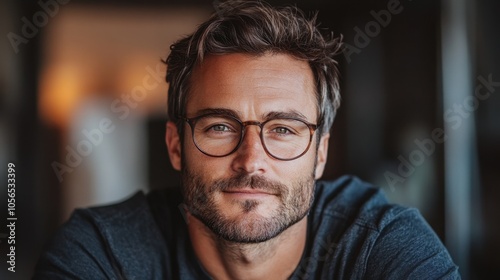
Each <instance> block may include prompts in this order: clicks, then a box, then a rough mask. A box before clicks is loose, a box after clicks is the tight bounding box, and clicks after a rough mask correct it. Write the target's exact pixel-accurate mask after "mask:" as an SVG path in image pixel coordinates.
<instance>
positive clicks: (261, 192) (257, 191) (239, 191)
mask: <svg viewBox="0 0 500 280" xmlns="http://www.w3.org/2000/svg"><path fill="white" fill-rule="evenodd" d="M223 192H225V193H230V194H249V195H251V194H255V195H264V194H265V195H275V194H274V193H271V192H268V191H265V190H260V189H249V188H243V189H230V190H225V191H223Z"/></svg>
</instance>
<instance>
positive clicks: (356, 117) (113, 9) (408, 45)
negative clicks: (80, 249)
mask: <svg viewBox="0 0 500 280" xmlns="http://www.w3.org/2000/svg"><path fill="white" fill-rule="evenodd" d="M41 2H43V3H47V2H50V1H43V0H42V1H41ZM52 2H53V1H52ZM270 2H271V3H273V4H276V5H279V4H286V3H295V4H296V5H297V6H299V7H300V8H302V9H304V10H305V11H306V12H307V13H312V12H314V11H319V14H318V18H319V21H320V22H321V27H324V28H325V29H329V30H331V31H333V32H334V33H335V34H337V35H339V34H342V35H343V36H344V41H345V42H346V43H347V44H349V45H350V46H352V47H357V49H356V52H354V53H352V54H351V55H349V56H346V55H342V54H341V55H339V57H338V58H339V67H340V70H341V73H342V77H341V93H342V98H343V102H342V105H341V108H340V110H339V112H338V116H337V119H336V121H335V123H334V126H333V129H332V133H331V135H332V137H331V143H330V151H329V153H330V154H329V163H328V166H327V169H326V173H325V175H324V179H334V178H336V177H338V176H341V175H342V174H355V175H358V176H359V177H361V178H363V179H365V180H368V181H370V182H373V183H375V184H377V185H379V186H380V187H381V188H383V189H384V190H385V191H386V193H387V195H388V196H389V198H390V199H391V200H392V201H394V202H396V203H401V204H404V205H407V206H411V207H417V208H418V209H419V210H420V211H421V212H422V214H423V215H424V216H425V218H426V219H427V220H428V222H429V224H430V225H431V226H432V227H433V228H434V230H435V231H436V233H437V234H438V235H439V237H440V238H441V239H442V240H443V242H444V243H445V244H446V245H447V246H448V248H449V249H450V253H451V254H452V257H453V258H454V260H455V261H456V262H457V263H458V264H459V266H460V270H461V271H462V274H463V278H464V279H489V278H494V277H488V276H487V275H498V274H499V273H500V257H499V254H498V251H499V249H500V238H498V236H500V228H499V222H498V218H495V216H496V213H498V211H499V210H500V209H499V208H500V206H499V203H498V201H499V198H500V191H499V189H498V188H497V186H498V185H499V183H500V176H499V175H498V172H499V168H498V167H499V164H498V162H497V161H498V159H499V158H500V146H499V145H498V143H500V124H499V121H500V96H499V91H500V87H496V88H495V87H493V89H492V91H491V94H490V95H489V96H488V97H487V98H484V100H479V101H478V102H477V104H476V105H477V106H476V107H474V108H473V110H470V111H468V112H467V114H463V115H457V114H455V115H453V116H455V117H457V116H460V121H461V125H458V123H456V122H455V123H453V122H450V120H449V119H446V117H443V116H444V115H445V114H446V113H447V112H449V111H450V110H453V108H454V107H453V104H458V105H460V104H462V105H463V104H466V103H464V102H465V100H467V96H469V97H470V96H472V95H473V94H474V90H475V88H476V86H478V85H480V84H481V83H480V79H478V77H483V78H484V79H488V77H491V78H490V79H491V80H493V81H500V69H499V66H498V65H500V56H499V53H500V52H499V51H498V50H500V37H499V36H498V32H497V30H496V27H497V26H499V25H500V19H499V17H498V16H497V14H498V12H500V4H499V2H497V1H494V0H478V1H442V2H440V1H433V0H414V1H411V0H406V1H387V0H384V1H379V0H377V1H358V0H357V1H352V0H351V1H347V0H340V1H325V0H315V1H270ZM448 2H452V4H451V5H450V4H447V3H448ZM54 3H57V2H54ZM61 3H62V2H61ZM388 5H389V7H392V9H393V10H394V9H395V8H394V7H397V9H396V10H397V11H398V12H397V13H393V14H391V17H390V20H389V19H388V18H387V17H386V18H385V22H384V24H380V23H378V25H377V23H376V22H377V21H376V17H375V16H374V14H378V15H380V14H381V11H386V10H391V8H388ZM391 5H395V6H391ZM460 7H463V13H461V14H460V13H458V14H457V16H456V17H455V16H454V12H453V11H454V10H455V9H458V10H459V9H460ZM0 10H1V13H0V17H1V26H2V29H1V33H0V35H2V38H3V40H2V49H1V61H2V65H1V67H2V68H1V72H0V73H1V75H0V93H1V99H0V135H1V138H0V156H1V157H0V163H1V164H0V166H3V167H2V168H1V170H0V175H1V178H4V179H2V180H3V181H4V182H6V181H7V180H6V178H7V163H9V162H13V163H15V164H16V217H17V218H18V221H16V273H11V272H8V271H7V265H6V261H7V256H6V254H7V253H8V251H7V248H8V247H7V244H6V242H7V239H6V236H7V234H8V230H7V228H6V227H4V226H0V241H1V243H0V252H1V254H0V263H2V265H1V266H0V278H1V279H28V278H30V276H31V274H32V272H33V268H34V265H35V263H36V260H37V258H38V256H39V254H40V252H41V250H42V247H43V245H44V243H45V242H46V241H47V239H48V238H49V237H50V236H51V234H52V233H53V232H54V230H55V229H56V228H57V227H58V226H59V225H60V224H61V223H62V222H63V221H64V220H66V219H67V218H68V216H69V213H70V212H71V211H72V209H74V208H75V207H86V206H90V205H96V204H104V203H111V202H113V201H116V200H120V199H123V198H125V197H126V196H128V195H130V194H131V193H132V192H134V191H136V190H137V189H142V190H145V191H147V190H150V189H155V188H164V187H169V186H174V185H176V184H178V182H179V179H178V174H177V173H176V172H174V171H172V168H171V166H170V164H169V162H168V156H167V153H166V150H165V147H164V140H163V139H164V138H163V137H164V136H163V134H164V123H165V120H166V114H165V108H166V103H165V102H166V101H165V100H166V99H165V98H166V85H162V86H160V87H158V88H157V89H155V90H154V91H155V95H154V96H155V97H154V101H151V102H146V101H145V102H144V103H140V104H139V107H141V108H139V109H138V111H137V112H138V113H134V114H133V115H134V116H133V117H130V118H127V120H126V121H123V122H119V120H116V119H113V120H114V121H115V124H117V126H118V124H120V128H119V129H117V132H116V133H112V134H114V135H110V137H109V139H104V143H103V145H101V146H99V147H98V148H97V147H96V148H95V151H94V154H91V156H89V157H88V158H87V159H84V161H85V160H88V162H89V163H83V164H82V165H81V167H80V166H78V167H76V168H75V170H74V172H68V173H66V174H65V175H64V176H65V177H64V178H65V179H64V180H63V181H62V182H60V181H59V180H58V178H57V176H56V175H55V172H54V170H53V167H52V164H53V163H54V161H58V162H64V157H65V156H66V154H67V151H66V150H64V147H66V146H67V145H71V143H78V141H76V142H75V139H74V138H75V137H77V138H76V139H77V140H78V139H80V138H78V137H81V135H79V134H78V133H79V131H81V129H82V127H86V128H87V129H92V128H93V127H97V125H96V122H95V121H93V119H92V118H91V117H92V116H94V115H95V114H93V113H92V112H94V111H92V110H93V109H92V108H94V107H92V106H91V105H90V108H91V109H88V108H89V106H87V107H86V108H87V109H85V110H87V111H85V110H84V112H86V113H83V115H78V114H76V115H71V114H72V113H74V112H73V111H72V110H70V109H68V108H78V107H67V106H69V105H68V104H72V105H71V106H76V105H79V104H81V101H82V100H87V99H90V97H92V100H101V101H102V100H104V101H103V103H102V104H105V105H104V109H102V108H101V107H102V106H101V107H99V106H97V107H96V108H101V109H95V110H97V112H99V114H103V116H111V117H112V116H115V117H116V115H113V114H111V113H110V112H109V106H108V105H106V104H109V103H111V101H113V100H116V98H118V97H117V96H119V95H117V92H120V91H123V89H124V88H131V87H132V86H133V84H134V81H135V80H134V81H132V82H131V81H127V79H122V78H121V77H122V76H120V75H116V74H115V73H117V72H119V73H122V71H125V70H126V69H128V68H130V67H131V66H133V67H135V65H142V64H140V63H141V62H140V59H141V57H142V58H144V60H145V61H148V62H147V63H146V64H147V65H153V66H154V65H155V64H151V63H150V61H153V62H157V61H158V60H159V58H164V57H166V56H167V55H168V48H169V43H171V42H172V40H175V39H178V38H180V36H182V35H186V34H187V33H189V30H191V31H192V30H193V29H194V26H195V25H193V19H189V20H186V22H189V24H191V25H193V26H192V27H189V28H188V27H186V24H184V19H185V18H190V17H189V16H192V15H195V16H192V18H194V21H195V22H196V21H198V22H201V21H203V19H204V18H206V17H207V16H208V15H209V14H210V13H211V12H212V11H213V10H214V8H213V3H212V2H211V1H201V0H199V1H195V0H183V1H180V0H179V1H159V0H158V1H152V0H149V1H110V0H106V1H79V0H73V1H69V2H68V3H67V4H59V9H58V11H57V12H56V13H54V16H51V17H49V20H48V22H47V24H44V26H43V27H40V28H39V31H38V32H36V35H34V36H33V37H32V38H29V39H28V42H27V43H23V44H20V45H19V46H18V52H15V51H14V48H13V46H12V44H11V42H10V40H9V37H8V34H9V33H11V32H13V33H16V34H18V35H21V34H22V28H23V24H24V22H23V21H22V18H23V17H25V18H27V19H28V20H30V21H32V20H33V16H34V15H35V14H36V13H38V12H40V11H43V9H42V8H41V6H40V4H39V3H38V2H36V1H13V0H11V1H2V2H1V3H0ZM81 11H83V12H81ZM163 12H164V13H165V16H166V17H167V16H170V21H168V20H169V19H162V18H161V16H160V17H158V15H161V14H162V13H163ZM152 13H154V14H155V15H156V16H151V17H149V15H151V14H152ZM94 15H95V16H94ZM108 16H109V24H108V21H107V18H108ZM97 17H98V18H99V20H100V21H99V20H96V18H97ZM177 17H178V18H179V20H178V21H175V20H173V19H175V18H177ZM103 18H104V20H103ZM117 18H118V19H117ZM123 18H125V19H126V21H127V22H128V21H129V22H131V23H132V26H133V23H134V22H136V21H137V22H141V24H145V25H144V26H149V25H148V24H150V25H151V26H157V25H159V26H160V27H159V28H160V29H149V28H144V29H142V30H141V29H138V30H129V31H130V33H127V32H124V31H123V30H121V29H120V31H118V29H117V32H116V33H115V32H114V31H113V30H114V28H115V26H120V23H121V22H124V21H123ZM159 19H161V20H166V22H167V23H166V24H164V25H161V24H157V23H155V22H154V21H158V20H159ZM95 22H99V24H100V25H98V26H97V28H95V33H92V32H91V31H92V30H93V29H92V28H89V29H90V31H88V32H87V31H86V32H87V33H81V34H80V33H78V32H77V31H74V32H73V31H72V30H80V29H78V28H83V27H84V26H82V25H86V24H87V23H88V24H89V25H92V24H93V23H95ZM191 25H190V26H191ZM382 25H385V26H382ZM369 26H371V27H369ZM377 26H378V28H377ZM367 27H368V28H372V29H368V31H367V30H366V28H367ZM65 28H66V29H65ZM71 28H75V29H71ZM101 28H102V29H101ZM162 28H164V30H165V31H164V33H163V32H162V31H161V30H163V29H162ZM132 29H133V28H132ZM185 29H187V30H185ZM60 30H66V31H64V32H66V33H64V32H61V31H60ZM68 30H69V31H68ZM85 30H87V29H85ZM159 30H160V31H161V32H159ZM359 30H362V31H364V34H365V35H359ZM68 32H69V33H71V35H72V37H71V36H70V37H68V38H69V39H61V40H60V41H59V39H60V37H58V36H59V35H60V34H67V33H68ZM99 32H101V33H99ZM120 32H121V33H120ZM367 32H371V35H366V33H367ZM460 32H462V33H460ZM102 34H105V35H104V36H103V35H102ZM456 34H465V37H463V38H464V39H465V40H464V41H461V42H459V43H457V41H453V38H454V37H453V36H455V35H456ZM357 36H358V37H357ZM359 36H367V37H365V40H362V39H360V37H359ZM166 37H168V39H164V38H166ZM75 38H77V39H75ZM123 38H125V39H123ZM450 38H451V39H450ZM75 40H76V41H78V40H82V42H90V43H89V46H92V47H88V48H87V47H86V45H85V44H83V43H82V44H80V43H79V42H76V43H75ZM122 40H123V41H122ZM155 40H157V41H155ZM54 42H63V43H61V44H59V43H58V44H56V43H54ZM64 42H69V43H71V44H75V46H78V45H79V44H80V45H81V46H82V47H81V49H78V48H76V49H75V48H74V47H71V46H73V45H70V44H69V43H68V45H66V44H65V43H64ZM130 42H136V43H137V46H135V45H134V47H133V48H132V47H130V45H131V44H132V43H130ZM94 43H95V45H92V44H94ZM160 43H161V44H162V45H158V44H160ZM83 46H85V47H83ZM96 46H97V47H96ZM110 46H112V47H110ZM116 46H121V47H123V49H121V47H116ZM108 47H110V48H112V50H111V51H109V50H107V51H106V50H105V49H106V48H108ZM100 48H102V49H104V51H102V52H101V49H100ZM72 50H73V52H71V51H72ZM351 50H352V49H351ZM108 53H111V54H112V53H115V54H117V55H116V56H117V57H118V58H120V57H122V58H123V59H118V60H117V61H120V62H121V63H115V62H116V61H115V60H110V61H112V62H113V63H111V62H108V61H107V60H105V59H106V58H107V57H109V56H110V55H109V54H108ZM80 55H81V56H82V57H84V58H83V59H81V58H80V60H78V59H79V58H78V57H79V56H80ZM130 57H136V59H135V60H134V63H136V64H134V63H132V62H128V60H127V58H130ZM78 61H85V62H88V65H87V64H85V65H81V64H78V63H75V62H78ZM138 61H139V62H138ZM65 63H66V64H65ZM146 64H145V65H146ZM54 65H56V66H57V67H59V66H58V65H66V66H67V65H70V66H72V67H73V68H71V69H76V70H75V71H78V70H80V69H83V68H84V67H86V68H87V69H95V70H96V72H95V73H94V72H93V71H90V74H86V76H85V77H83V76H79V75H74V76H71V77H73V78H75V77H76V78H75V79H76V80H75V81H80V80H78V79H82V80H83V81H84V82H82V83H83V84H84V85H83V86H81V87H80V88H79V89H77V90H75V89H73V91H74V92H78V94H79V95H78V96H79V97H78V98H79V99H76V100H78V101H74V102H73V103H70V102H69V103H68V102H66V103H64V102H61V103H58V101H57V98H56V99H50V98H47V96H50V94H51V93H52V92H55V91H56V90H53V89H57V91H58V92H62V93H60V94H62V95H61V96H62V97H65V98H66V97H67V96H72V95H70V94H67V95H65V92H64V89H65V88H66V87H64V86H59V84H61V83H63V82H68V83H69V87H70V88H71V86H72V85H74V84H73V83H72V81H73V80H70V81H68V80H67V79H65V78H64V77H62V78H59V76H60V75H64V74H65V73H66V72H64V71H59V72H58V71H55V73H56V74H54V75H55V76H50V75H49V76H47V75H48V74H47V73H49V72H50V71H51V69H53V68H51V67H56V66H54ZM153 66H152V67H153ZM57 67H56V70H57V69H59V68H57ZM127 67H128V68H127ZM102 69H105V71H104V70H102ZM63 70H64V69H63ZM97 70H99V71H101V72H97ZM135 70H136V71H137V74H131V75H132V77H135V76H134V75H138V76H140V77H142V76H144V75H146V72H144V67H142V68H137V69H135ZM102 71H104V72H102ZM125 72H126V71H125ZM50 73H52V72H50ZM93 73H94V74H93ZM103 73H104V74H103ZM57 75H59V76H57ZM47 77H51V79H52V78H53V77H56V78H53V80H54V81H55V82H52V83H48V84H49V86H46V83H45V82H46V81H47V79H48V78H47ZM108 77H111V78H109V79H108ZM123 77H125V78H126V77H129V76H127V75H124V76H123ZM132 80H133V79H132ZM58 81H59V82H58ZM61 81H62V82H61ZM85 81H97V82H95V85H93V86H92V87H87V84H86V82H85ZM111 81H112V82H111ZM138 81H140V79H139V80H138ZM127 82H128V84H127ZM121 83H125V86H121V85H122V84H121ZM130 83H132V85H131V84H130ZM127 86H128V87H127ZM59 88H62V90H61V89H59ZM482 90H483V93H485V92H486V91H484V90H485V89H484V88H483V89H482ZM495 90H496V91H495ZM96 92H97V93H99V94H95V93H96ZM463 94H465V95H463ZM151 96H153V95H151ZM62 97H61V98H62ZM148 98H149V97H148ZM151 98H153V97H151ZM47 100H49V101H47ZM51 100H52V101H51ZM54 100H56V101H54ZM106 102H108V103H106ZM146 103H147V104H148V105H145V104H146ZM75 104H76V105H75ZM90 104H93V103H90ZM100 104H101V103H100ZM52 106H54V107H52ZM65 106H66V107H65ZM61 108H62V109H61ZM58 110H60V111H61V112H66V115H64V114H62V115H61V114H59V115H57V114H55V113H54V112H59V111H58ZM65 110H66V111H65ZM89 110H90V111H89ZM68 112H69V113H68ZM134 112H136V111H134ZM51 113H54V114H55V116H56V117H54V116H52V117H51ZM57 116H58V117H57ZM80 116H83V117H81V118H80ZM89 116H90V117H89ZM99 116H101V115H99ZM448 116H450V115H448ZM69 117H71V120H69ZM111 117H110V118H111ZM79 118H80V119H82V120H85V121H83V126H82V124H81V123H79V121H78V120H80V119H79ZM89 118H90V119H89ZM75 120H76V121H75ZM89 120H90V121H89ZM89 124H92V125H91V126H89ZM452 124H457V125H456V126H457V127H458V128H457V127H454V126H452ZM439 128H445V129H446V131H447V133H448V134H447V135H448V138H447V140H446V141H445V142H444V143H436V142H434V144H433V146H434V149H433V152H431V153H429V154H428V155H425V157H424V158H423V159H420V158H418V157H417V154H418V152H416V151H418V150H419V146H418V145H417V144H415V141H417V142H418V141H424V139H429V138H430V137H431V136H432V133H433V131H435V130H436V129H439ZM75 131H77V133H76V134H77V135H76V136H75ZM129 136H130V137H129ZM129 139H132V140H129ZM80 140H81V139H80ZM127 141H128V142H127ZM124 142H125V144H121V143H124ZM129 142H130V143H129ZM113 147H117V148H116V149H114V148H113ZM113 149H114V150H113ZM420 150H421V149H420ZM124 154H125V155H127V156H129V157H123V156H124ZM420 154H422V152H420ZM412 155H413V156H414V157H413V160H414V162H417V161H418V162H419V163H418V164H415V165H414V170H413V172H411V175H409V176H401V172H400V171H398V168H399V167H400V166H401V163H402V160H401V158H403V159H406V160H408V161H409V162H411V160H412V159H411V157H412ZM99 156H101V157H99ZM115 158H118V159H119V160H114V159H115ZM94 163H96V164H94ZM96 166H97V167H96ZM93 168H94V169H93ZM93 170H94V171H93ZM95 170H97V171H95ZM127 170H129V171H130V170H131V171H134V172H137V173H134V172H132V173H130V172H128V171H127ZM93 172H94V173H93ZM95 174H97V175H95ZM388 174H393V175H396V176H401V177H400V178H402V179H403V180H404V181H398V182H396V183H394V182H393V183H391V182H390V181H388V180H387V175H388ZM132 175H133V177H131V176H132ZM135 175H137V176H135ZM103 176H104V178H105V179H104V181H105V182H103ZM130 177H131V178H133V180H132V181H130V180H128V179H127V178H130ZM66 178H67V179H66ZM106 178H111V179H109V181H106ZM135 178H139V179H135ZM393 178H394V177H393ZM455 182H457V183H455ZM122 183H123V185H127V186H128V185H130V186H131V187H130V186H129V187H127V188H125V187H124V188H123V190H121V189H120V188H121V186H122ZM101 185H103V186H109V185H110V186H112V187H110V191H109V193H106V192H102V189H103V188H102V187H100V186H101ZM134 185H137V186H136V187H134ZM2 186H5V187H3V190H1V191H0V199H1V200H0V201H1V203H0V206H1V207H2V208H1V209H0V221H2V222H0V225H1V224H5V225H6V224H7V221H6V218H7V203H6V201H7V184H6V183H5V184H2ZM111 190H112V192H111ZM102 193H104V194H106V195H104V194H103V195H100V194H102ZM110 193H112V194H110ZM103 197H104V198H103Z"/></svg>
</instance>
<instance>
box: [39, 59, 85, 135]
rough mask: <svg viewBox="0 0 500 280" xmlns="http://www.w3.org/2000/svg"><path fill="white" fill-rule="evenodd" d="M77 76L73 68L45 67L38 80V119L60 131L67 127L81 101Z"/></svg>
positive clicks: (60, 66)
mask: <svg viewBox="0 0 500 280" xmlns="http://www.w3.org/2000/svg"><path fill="white" fill-rule="evenodd" d="M78 77H79V75H78V73H77V71H76V69H74V67H71V66H68V65H56V66H52V67H47V68H45V69H44V71H43V72H42V73H41V79H40V101H39V111H40V117H41V119H42V120H43V121H45V122H47V123H48V124H52V125H56V126H58V127H60V128H61V129H65V128H66V127H68V126H69V123H70V120H71V117H72V113H73V112H74V109H75V108H76V106H77V105H78V102H79V101H80V99H81V86H80V84H79V79H78Z"/></svg>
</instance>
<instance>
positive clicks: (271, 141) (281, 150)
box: [262, 119, 311, 159]
mask: <svg viewBox="0 0 500 280" xmlns="http://www.w3.org/2000/svg"><path fill="white" fill-rule="evenodd" d="M262 130H263V131H262V135H263V140H264V145H265V146H266V148H267V151H268V152H269V153H270V154H272V155H273V156H275V157H277V158H280V159H292V158H295V157H298V156H300V155H301V154H302V153H304V152H305V151H306V150H307V148H308V147H309V142H310V140H311V132H310V130H309V126H307V124H306V123H304V122H302V121H299V120H294V119H275V120H271V121H269V122H267V123H266V124H265V126H264V127H263V129H262Z"/></svg>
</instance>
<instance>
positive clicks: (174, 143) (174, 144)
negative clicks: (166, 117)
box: [165, 121, 181, 171]
mask: <svg viewBox="0 0 500 280" xmlns="http://www.w3.org/2000/svg"><path fill="white" fill-rule="evenodd" d="M165 143H166V144H167V150H168V155H169V157H170V162H171V163H172V166H173V167H174V169H175V170H177V171H180V170H181V139H180V137H179V131H177V126H176V125H175V123H173V122H170V121H169V122H167V127H166V132H165Z"/></svg>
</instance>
